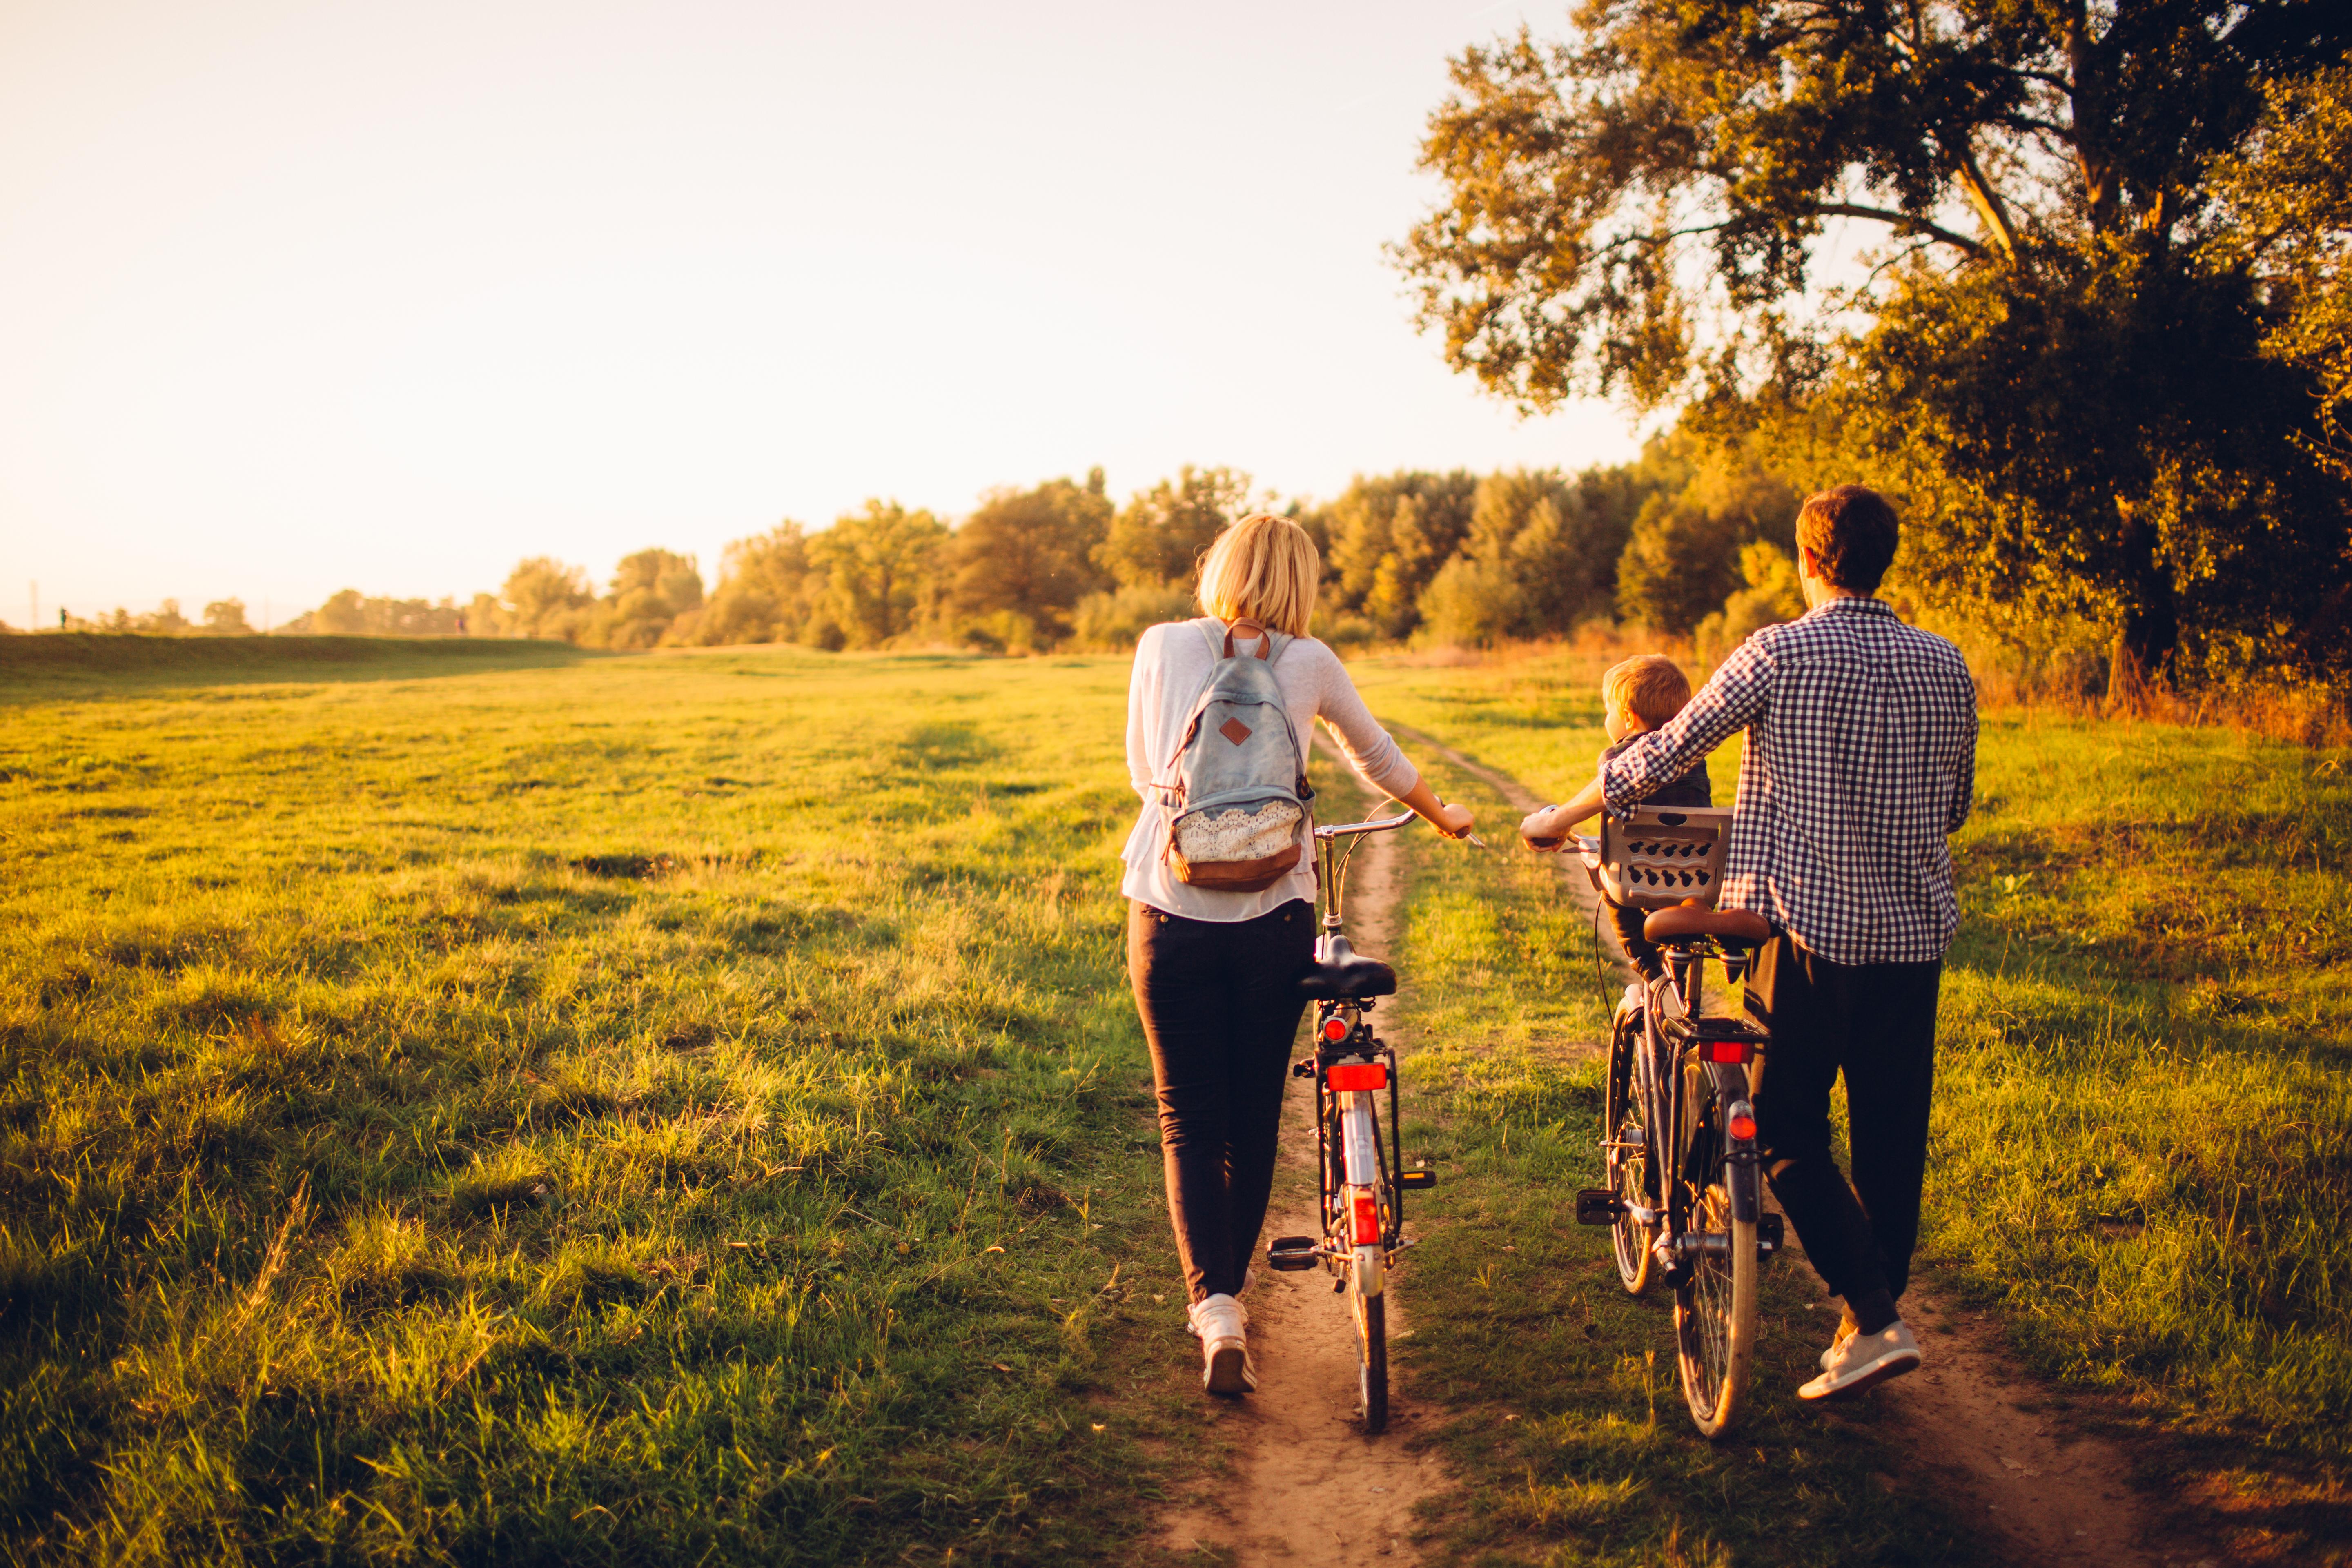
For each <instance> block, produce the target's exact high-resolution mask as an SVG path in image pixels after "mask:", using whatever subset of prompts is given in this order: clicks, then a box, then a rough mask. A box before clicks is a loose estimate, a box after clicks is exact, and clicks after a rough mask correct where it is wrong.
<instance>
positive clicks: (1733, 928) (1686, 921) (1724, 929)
mask: <svg viewBox="0 0 2352 1568" xmlns="http://www.w3.org/2000/svg"><path fill="white" fill-rule="evenodd" d="M1642 935H1643V937H1644V938H1645V939H1647V940H1648V941H1651V942H1660V943H1664V942H1688V941H1689V940H1691V939H1692V938H1693V937H1701V936H1711V937H1715V938H1717V940H1719V941H1723V942H1738V943H1740V944H1741V945H1743V946H1748V947H1760V946H1762V945H1763V944H1764V943H1765V942H1769V941H1771V940H1772V922H1771V921H1768V920H1766V919H1765V918H1764V917H1763V916H1762V915H1759V914H1752V913H1750V912H1749V911H1748V910H1711V909H1709V908H1707V907H1706V905H1705V904H1703V903H1701V902H1699V901H1698V900H1696V899H1685V900H1683V901H1682V902H1681V903H1679V904H1674V905H1671V906H1669V907H1668V908H1665V909H1663V910H1651V911H1650V918H1649V919H1647V920H1645V921H1643V922H1642Z"/></svg>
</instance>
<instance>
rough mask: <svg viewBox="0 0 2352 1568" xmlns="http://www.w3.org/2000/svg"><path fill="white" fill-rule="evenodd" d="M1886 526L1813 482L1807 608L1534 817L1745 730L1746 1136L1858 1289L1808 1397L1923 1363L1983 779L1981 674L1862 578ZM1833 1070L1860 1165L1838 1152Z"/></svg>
mask: <svg viewBox="0 0 2352 1568" xmlns="http://www.w3.org/2000/svg"><path fill="white" fill-rule="evenodd" d="M1895 542H1896V525H1895V512H1894V510H1893V509H1892V508H1891V507H1889V506H1888V505H1887V504H1886V502H1885V500H1883V499H1882V498H1880V497H1879V496H1878V495H1877V494H1876V493H1874V492H1873V491H1871V490H1868V489H1864V488H1863V487H1862V486H1860V485H1841V486H1839V487H1838V488H1837V489H1833V490H1828V491H1825V492H1823V493H1822V494H1821V495H1817V496H1814V497H1812V498H1811V500H1807V501H1806V502H1805V505H1804V509H1803V510H1802V511H1801V512H1800V513H1799V514H1798V520H1797V547H1798V549H1797V561H1798V575H1799V580H1800V582H1801V584H1802V586H1803V589H1804V594H1805V603H1806V604H1807V605H1808V606H1810V607H1809V608H1808V610H1807V612H1806V614H1805V615H1804V616H1801V617H1800V618H1799V619H1797V620H1795V621H1792V622H1790V623H1789V624H1788V625H1786V626H1768V627H1766V628H1764V629H1763V630H1762V631H1759V632H1758V633H1756V634H1755V635H1754V636H1753V637H1749V638H1748V640H1747V641H1746V642H1744V643H1742V644H1741V645H1740V646H1739V647H1738V650H1737V651H1735V652H1734V653H1733V654H1732V655H1731V657H1730V658H1727V659H1726V660H1725V661H1724V663H1723V666H1722V668H1719V669H1717V671H1716V672H1715V676H1714V679H1711V680H1709V681H1708V682H1707V683H1706V686H1705V687H1704V688H1703V689H1701V690H1700V691H1699V693H1698V695H1697V696H1696V697H1694V698H1693V699H1691V700H1690V703H1689V705H1688V706H1686V707H1685V708H1684V710H1682V711H1681V712H1680V713H1679V714H1677V715H1675V718H1674V719H1673V720H1672V721H1670V722H1668V723H1667V724H1665V725H1664V726H1663V727H1661V728H1660V729H1658V730H1656V731H1653V732H1651V733H1649V734H1646V735H1643V736H1641V737H1640V738H1639V739H1638V740H1637V741H1636V742H1634V743H1633V745H1631V746H1629V747H1627V748H1626V749H1625V750H1624V751H1622V752H1619V753H1618V754H1617V755H1616V756H1614V757H1612V758H1611V759H1609V761H1608V762H1606V763H1603V764H1602V766H1601V775H1600V777H1599V778H1598V779H1597V780H1596V781H1594V783H1593V784H1591V786H1589V787H1588V788H1586V789H1585V790H1584V791H1583V793H1582V794H1580V795H1578V796H1577V797H1576V798H1575V799H1574V800H1572V801H1570V802H1569V803H1568V804H1567V805H1562V806H1554V807H1550V808H1548V809H1547V810H1545V811H1541V812H1538V813H1536V814H1535V815H1534V816H1529V817H1528V820H1527V822H1526V823H1525V824H1524V825H1522V827H1521V831H1522V833H1524V834H1526V835H1527V836H1528V837H1530V838H1531V839H1547V840H1554V841H1557V840H1558V839H1559V838H1560V837H1561V836H1563V835H1565V834H1566V832H1567V831H1568V829H1569V828H1570V826H1572V825H1573V824H1576V823H1580V822H1582V821H1584V820H1585V819H1586V818H1588V817H1590V816H1592V815H1593V814H1594V813H1595V812H1597V811H1599V810H1600V809H1601V805H1602V804H1603V801H1604V799H1605V801H1606V802H1607V804H1609V805H1612V806H1617V807H1621V808H1622V807H1623V806H1627V805H1633V803H1635V802H1637V801H1639V800H1640V799H1641V798H1642V797H1643V795H1644V794H1646V793H1647V792H1649V791H1650V790H1653V789H1655V788H1657V787H1658V786H1659V785H1660V784H1664V783H1665V782H1666V781H1667V780H1669V779H1673V778H1675V777H1678V776H1680V774H1681V773H1683V771H1684V770H1685V769H1686V768H1688V767H1690V766H1691V765H1692V763H1696V761H1698V760H1699V759H1700V758H1702V757H1704V756H1706V754H1707V753H1708V752H1712V751H1713V750H1715V748H1716V747H1717V746H1718V745H1721V744H1722V743H1723V742H1725V741H1727V740H1728V739H1730V738H1731V736H1732V735H1733V734H1734V733H1735V732H1736V731H1741V730H1745V731H1748V740H1747V745H1746V748H1745V750H1744V751H1743V752H1742V754H1741V756H1740V761H1739V795H1738V805H1737V807H1736V808H1735V811H1734V814H1733V816H1732V821H1731V842H1730V845H1729V847H1728V855H1727V860H1726V864H1725V868H1724V880H1723V894H1722V899H1721V900H1720V904H1719V907H1720V908H1722V909H1726V910H1750V911H1753V912H1754V913H1756V914H1759V915H1762V916H1763V917H1764V918H1765V919H1766V920H1768V921H1770V922H1771V924H1772V928H1773V937H1772V940H1771V941H1770V942H1769V943H1767V944H1766V945H1765V947H1764V948H1763V950H1762V952H1760V953H1759V955H1758V958H1757V963H1756V968H1755V972H1754V973H1753V975H1752V977H1751V978H1750V980H1749V981H1748V1010H1749V1011H1750V1012H1751V1013H1753V1014H1755V1015H1756V1016H1757V1017H1758V1019H1759V1022H1761V1023H1763V1024H1765V1025H1766V1026H1768V1027H1769V1029H1770V1030H1771V1033H1772V1046H1771V1049H1770V1051H1769V1053H1768V1055H1767V1058H1766V1067H1765V1070H1764V1073H1763V1078H1762V1081H1761V1082H1760V1084H1759V1087H1758V1089H1757V1093H1756V1097H1755V1104H1756V1116H1757V1129H1758V1131H1757V1137H1758V1141H1759V1145H1760V1147H1761V1150H1762V1153H1763V1159H1764V1165H1765V1170H1766V1173H1768V1175H1769V1177H1770V1180H1771V1183H1772V1193H1773V1195H1774V1196H1775V1197H1777V1198H1778V1199H1779V1200H1780V1207H1781V1209H1782V1211H1783V1212H1784V1213H1786V1214H1787V1215H1788V1216H1789V1221H1790V1224H1791V1225H1793V1226H1796V1230H1797V1236H1798V1239H1799V1240H1801V1241H1802V1242H1803V1243H1804V1247H1805V1253H1806V1256H1807V1257H1809V1258H1811V1260H1812V1264H1813V1267H1814V1268H1817V1269H1819V1270H1820V1271H1821V1275H1822V1279H1824V1280H1825V1281H1827V1282H1828V1285H1829V1288H1830V1289H1831V1290H1832V1291H1833V1292H1834V1293H1835V1294H1837V1295H1839V1296H1842V1297H1843V1298H1844V1300H1845V1314H1844V1321H1843V1322H1842V1323H1841V1324H1840V1325H1839V1332H1838V1337H1837V1339H1836V1341H1835V1342H1833V1343H1832V1345H1831V1347H1830V1349H1829V1350H1828V1351H1827V1352H1823V1354H1822V1375H1821V1376H1819V1377H1817V1378H1815V1379H1813V1380H1812V1381H1811V1382H1810V1383H1808V1384H1805V1385H1804V1387H1803V1388H1801V1389H1800V1390H1799V1391H1798V1392H1799V1393H1800V1394H1802V1395H1804V1396H1805V1397H1807V1398H1813V1399H1818V1398H1822V1397H1823V1396H1825V1395H1828V1394H1843V1393H1849V1392H1853V1391H1854V1390H1857V1389H1860V1388H1864V1387H1866V1386H1868V1385H1869V1384H1873V1383H1876V1382H1880V1381H1882V1380H1884V1379H1885V1378H1888V1377H1892V1376H1896V1375H1899V1374H1900V1373H1906V1372H1909V1371H1911V1370H1912V1369H1913V1368H1915V1367H1916V1366H1917V1365H1918V1364H1919V1349H1918V1345H1917V1342H1916V1341H1915V1340H1914V1339H1913V1337H1912V1334H1911V1331H1910V1330H1909V1329H1908V1328H1906V1326H1905V1325H1904V1323H1903V1321H1902V1319H1901V1317H1900V1316H1899V1315H1898V1314H1897V1312H1896V1310H1895V1298H1897V1297H1899V1296H1901V1295H1902V1294H1903V1288H1904V1286H1905V1284H1906V1282H1907V1280H1908V1279H1909V1275H1910V1265H1911V1251H1912V1248H1913V1247H1914V1245H1915V1244H1916V1242H1917V1240H1918V1235H1919V1189H1920V1184H1921V1183H1922V1181H1923V1180H1924V1178H1925V1174H1926V1171H1927V1112H1928V1100H1929V1093H1930V1089H1931V1085H1932V1083H1933V1079H1934V1068H1935V1052H1936V994H1937V987H1938V985H1939V984H1940V982H1941V980H1942V978H1943V967H1944V965H1943V960H1944V950H1945V949H1946V948H1948V947H1949V946H1950V945H1951V941H1952V931H1953V929H1954V928H1955V927H1956V926H1958V923H1959V905H1958V900H1957V899H1956V898H1955V897H1954V895H1953V889H1952V858H1951V852H1950V849H1949V847H1948V846H1947V844H1946V842H1945V840H1946V838H1947V837H1948V835H1950V834H1951V833H1953V832H1955V831H1957V830H1958V827H1959V826H1960V824H1961V823H1962V822H1964V821H1966V820H1967V819H1968V815H1969V800H1970V797H1971V795H1973V794H1974V792H1975V784H1976V744H1977V704H1976V686H1975V683H1974V682H1973V681H1972V680H1971V679H1969V670H1968V666H1967V664H1966V663H1965V662H1964V661H1963V660H1962V659H1961V658H1960V651H1959V649H1958V648H1956V647H1953V646H1952V645H1951V644H1950V643H1948V642H1947V641H1945V640H1944V639H1943V638H1942V637H1937V636H1935V635H1934V634H1933V633H1930V632H1924V631H1921V630H1919V629H1918V628H1917V627H1916V626H1905V625H1904V624H1903V623H1902V621H1900V620H1898V619H1897V618H1896V617H1895V611H1894V609H1893V608H1892V607H1891V606H1889V605H1886V604H1885V603H1884V602H1882V601H1880V600H1878V599H1875V598H1873V597H1872V596H1871V595H1873V594H1874V593H1875V592H1876V591H1877V588H1878V584H1879V579H1880V578H1881V577H1882V576H1884V575H1885V572H1886V568H1887V565H1888V563H1891V562H1892V561H1893V560H1894V558H1895ZM1841 1071H1843V1073H1844V1075H1845V1083H1846V1107H1847V1116H1848V1122H1849V1133H1850V1139H1849V1142H1850V1144H1851V1147H1852V1149H1853V1183H1852V1184H1851V1185H1849V1184H1848V1183H1847V1181H1846V1178H1845V1176H1844V1175H1843V1174H1842V1173H1840V1172H1839V1170H1838V1168H1837V1165H1836V1163H1835V1162H1834V1161H1833V1160H1832V1157H1831V1153H1830V1090H1831V1089H1832V1086H1833V1085H1834V1084H1835V1083H1836V1082H1837V1079H1838V1075H1839V1073H1840V1072H1841Z"/></svg>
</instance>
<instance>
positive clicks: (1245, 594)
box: [1201, 511, 1323, 637]
mask: <svg viewBox="0 0 2352 1568" xmlns="http://www.w3.org/2000/svg"><path fill="white" fill-rule="evenodd" d="M1322 575H1323V557H1322V555H1321V554H1320V553H1319V552H1318V551H1317V550H1316V548H1315V541H1314V540H1313V539H1311V538H1310V537H1308V535H1307V531H1306V530H1305V529H1303V528H1301V527H1299V526H1298V525H1297V523H1295V522H1293V521H1290V520H1289V519H1288V518H1286V517H1276V516H1275V515H1274V513H1272V512H1270V511H1254V512H1252V513H1250V514H1249V515H1248V516H1247V517H1245V518H1244V519H1242V520H1241V521H1239V522H1237V523H1234V525H1233V526H1232V527H1231V528H1228V529H1226V530H1225V531H1224V532H1223V533H1221V534H1219V535H1217V542H1215V543H1214V544H1212V545H1211V546H1209V553H1208V554H1206V555H1204V556H1202V558H1201V608H1202V609H1203V610H1205V611H1207V612H1208V613H1209V614H1210V615H1213V616H1216V617H1217V619H1219V620H1221V621H1255V622H1256V623H1257V624H1258V625H1260V626H1265V627H1267V628H1268V629H1270V630H1273V631H1277V632H1281V633H1283V634H1284V635H1285V636H1286V637H1305V636H1306V635H1307V620H1308V618H1309V617H1311V616H1313V615H1314V614H1315V587H1316V584H1317V583H1318V581H1320V580H1321V578H1322Z"/></svg>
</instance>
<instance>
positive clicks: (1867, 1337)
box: [1797, 1319, 1919, 1399]
mask: <svg viewBox="0 0 2352 1568" xmlns="http://www.w3.org/2000/svg"><path fill="white" fill-rule="evenodd" d="M1918 1364H1919V1342H1918V1341H1917V1340H1915V1339H1913V1338H1912V1337H1911V1331H1910V1330H1909V1329H1907V1328H1906V1327H1905V1326H1904V1325H1903V1322H1902V1321H1901V1320H1900V1319H1898V1320H1896V1321H1894V1322H1892V1323H1889V1324H1888V1325H1887V1326H1886V1327H1885V1330H1884V1331H1881V1332H1878V1333H1875V1334H1864V1333H1855V1334H1853V1335H1851V1336H1850V1337H1848V1338H1846V1339H1843V1340H1840V1341H1838V1342H1837V1343H1835V1344H1833V1345H1832V1346H1830V1348H1829V1350H1828V1351H1827V1352H1825V1353H1824V1354H1823V1355H1822V1374H1821V1376H1819V1377H1817V1378H1815V1379H1813V1380H1812V1382H1811V1383H1809V1384H1805V1385H1804V1386H1803V1387H1802V1388H1800V1389H1799V1390H1797V1397H1798V1398H1800V1399H1827V1398H1829V1397H1830V1396H1831V1395H1832V1394H1859V1393H1860V1392H1861V1391H1862V1390H1864V1389H1865V1388H1868V1387H1870V1386H1871V1385H1873V1384H1880V1383H1885V1381H1886V1380H1887V1379H1888V1378H1890V1377H1900V1376H1902V1375H1903V1374H1904V1373H1906V1372H1910V1371H1913V1370H1914V1369H1916V1367H1917V1366H1918Z"/></svg>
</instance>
